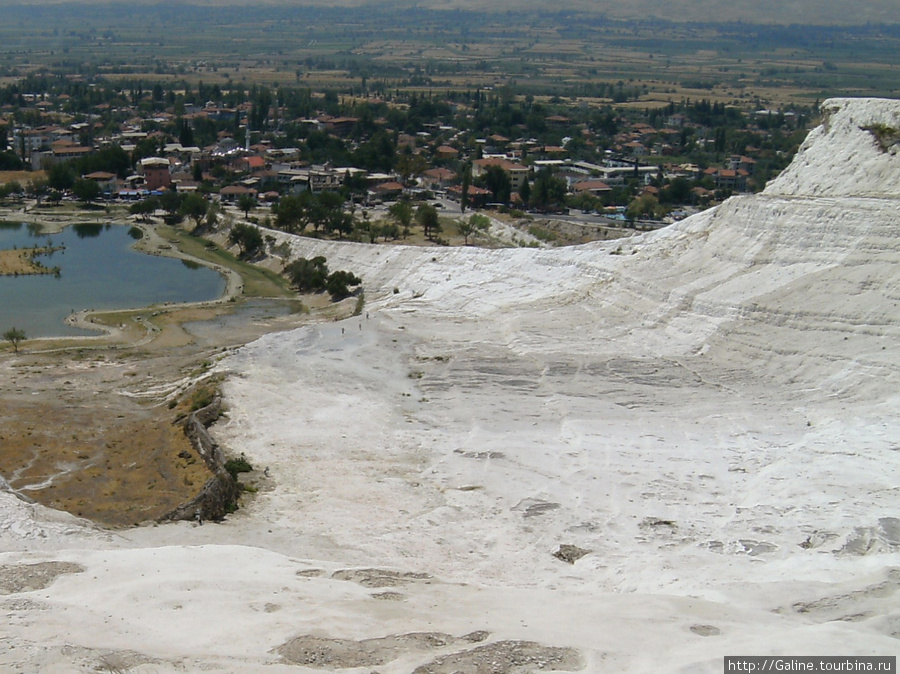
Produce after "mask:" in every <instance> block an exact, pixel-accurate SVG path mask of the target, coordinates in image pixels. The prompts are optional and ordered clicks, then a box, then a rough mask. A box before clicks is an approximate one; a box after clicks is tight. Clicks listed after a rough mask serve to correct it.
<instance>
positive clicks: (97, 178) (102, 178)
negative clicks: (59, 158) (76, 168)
mask: <svg viewBox="0 0 900 674" xmlns="http://www.w3.org/2000/svg"><path fill="white" fill-rule="evenodd" d="M82 178H84V179H85V180H93V181H94V182H95V183H97V184H98V185H99V186H100V189H101V190H103V191H104V192H115V191H117V190H118V189H119V186H118V185H117V182H118V181H117V180H116V174H115V173H107V172H106V171H94V172H93V173H88V174H87V175H83V176H82Z"/></svg>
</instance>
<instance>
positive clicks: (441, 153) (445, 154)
mask: <svg viewBox="0 0 900 674" xmlns="http://www.w3.org/2000/svg"><path fill="white" fill-rule="evenodd" d="M458 156H459V150H457V149H456V148H455V147H450V146H449V145H441V146H440V147H439V148H438V149H437V150H435V151H434V158H435V159H456V158H457V157H458Z"/></svg>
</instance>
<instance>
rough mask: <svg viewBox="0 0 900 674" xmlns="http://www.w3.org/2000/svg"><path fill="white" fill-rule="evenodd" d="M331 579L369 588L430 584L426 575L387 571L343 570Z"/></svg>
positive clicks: (429, 578)
mask: <svg viewBox="0 0 900 674" xmlns="http://www.w3.org/2000/svg"><path fill="white" fill-rule="evenodd" d="M331 577H332V578H334V579H335V580H349V581H352V582H354V583H359V584H360V585H362V586H363V587H369V588H379V587H402V586H404V585H409V584H411V583H421V582H424V583H430V582H431V576H429V575H428V574H427V573H412V572H410V571H405V572H403V571H390V570H388V569H344V570H341V571H335V572H334V574H333V575H332V576H331Z"/></svg>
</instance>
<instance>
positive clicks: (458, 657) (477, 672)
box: [413, 641, 584, 674]
mask: <svg viewBox="0 0 900 674" xmlns="http://www.w3.org/2000/svg"><path fill="white" fill-rule="evenodd" d="M583 668H584V662H583V661H582V659H581V655H580V654H579V653H578V651H576V650H575V649H573V648H556V647H553V646H543V645H541V644H538V643H535V642H534V641H498V642H496V643H493V644H486V645H484V646H479V647H478V648H473V649H471V650H468V651H463V652H461V653H453V654H451V655H445V656H442V657H440V658H437V659H436V660H434V661H432V662H429V663H428V664H426V665H422V666H420V667H416V668H415V669H414V670H413V674H456V672H466V674H525V673H526V672H537V671H544V670H547V671H558V672H575V671H578V670H580V669H583Z"/></svg>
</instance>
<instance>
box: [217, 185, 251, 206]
mask: <svg viewBox="0 0 900 674" xmlns="http://www.w3.org/2000/svg"><path fill="white" fill-rule="evenodd" d="M245 194H249V195H250V196H253V197H255V196H256V190H254V189H250V188H248V187H244V186H243V185H228V186H227V187H223V188H222V189H220V190H219V200H220V201H223V202H225V203H229V204H231V203H234V202H235V201H237V200H238V198H239V197H241V196H243V195H245Z"/></svg>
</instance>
